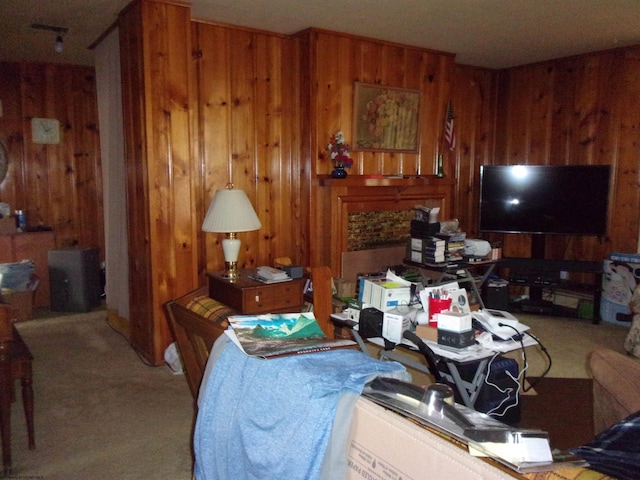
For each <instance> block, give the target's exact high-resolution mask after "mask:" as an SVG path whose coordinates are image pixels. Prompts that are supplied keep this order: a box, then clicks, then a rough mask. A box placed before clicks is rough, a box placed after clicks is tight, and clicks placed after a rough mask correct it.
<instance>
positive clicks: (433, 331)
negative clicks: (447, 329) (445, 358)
mask: <svg viewBox="0 0 640 480" xmlns="http://www.w3.org/2000/svg"><path fill="white" fill-rule="evenodd" d="M416 335H418V336H419V337H420V338H421V339H423V340H431V341H432V342H437V341H438V329H437V328H436V327H432V326H431V325H417V326H416Z"/></svg>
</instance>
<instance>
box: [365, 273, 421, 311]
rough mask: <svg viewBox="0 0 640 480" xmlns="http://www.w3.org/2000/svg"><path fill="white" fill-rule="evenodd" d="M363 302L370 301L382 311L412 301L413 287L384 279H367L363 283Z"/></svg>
mask: <svg viewBox="0 0 640 480" xmlns="http://www.w3.org/2000/svg"><path fill="white" fill-rule="evenodd" d="M362 287H363V288H362V296H361V298H360V301H361V302H362V303H369V304H371V305H372V306H373V307H374V308H377V309H378V310H380V311H382V312H386V311H388V310H392V309H394V308H397V307H399V306H402V305H406V306H408V305H409V304H410V303H411V287H410V286H409V285H402V284H400V283H398V282H390V281H389V280H387V279H386V278H383V279H372V280H370V279H365V280H364V282H363V285H362Z"/></svg>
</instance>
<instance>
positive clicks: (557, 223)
mask: <svg viewBox="0 0 640 480" xmlns="http://www.w3.org/2000/svg"><path fill="white" fill-rule="evenodd" d="M610 170H611V167H610V166H609V165H504V166H498V165H485V166H482V167H480V221H479V230H480V231H481V232H502V233H541V234H558V235H594V236H604V235H606V232H607V208H608V200H609V176H610Z"/></svg>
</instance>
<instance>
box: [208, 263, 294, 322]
mask: <svg viewBox="0 0 640 480" xmlns="http://www.w3.org/2000/svg"><path fill="white" fill-rule="evenodd" d="M255 273H256V270H255V269H244V270H240V272H239V275H238V278H236V279H235V280H234V281H231V280H229V279H228V278H225V277H223V276H222V272H215V273H207V277H209V296H210V297H211V298H213V299H214V300H218V301H219V302H222V303H224V304H225V305H228V306H229V307H231V308H233V309H234V310H237V311H238V312H239V313H241V314H243V315H244V314H255V313H286V312H299V311H301V309H302V307H303V304H304V300H303V296H302V290H303V288H304V282H305V280H304V279H303V278H295V279H292V280H289V281H286V282H280V283H262V282H259V281H257V280H254V279H252V278H250V275H253V274H255Z"/></svg>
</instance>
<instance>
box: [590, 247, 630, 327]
mask: <svg viewBox="0 0 640 480" xmlns="http://www.w3.org/2000/svg"><path fill="white" fill-rule="evenodd" d="M612 255H613V254H612ZM615 255H618V256H619V255H621V254H615ZM629 259H633V257H631V256H630V257H629ZM603 271H604V274H603V275H602V296H601V299H600V318H602V320H603V321H605V322H608V323H614V324H617V325H626V326H628V325H629V322H630V321H631V318H632V316H633V314H632V313H631V310H630V309H629V302H630V300H631V296H632V295H633V290H634V289H635V288H636V285H637V283H638V281H639V280H640V262H639V263H633V262H624V261H618V260H605V261H604V265H603Z"/></svg>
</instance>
